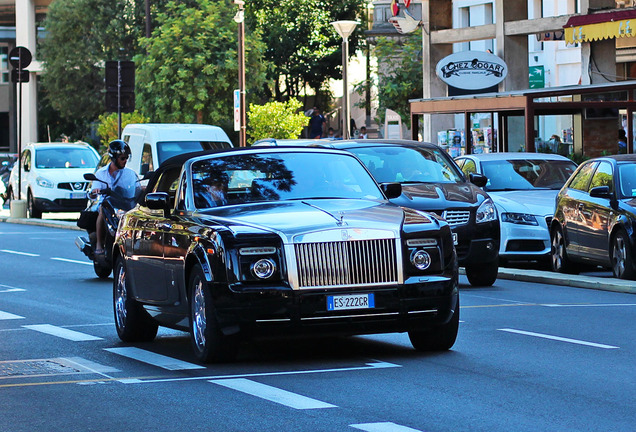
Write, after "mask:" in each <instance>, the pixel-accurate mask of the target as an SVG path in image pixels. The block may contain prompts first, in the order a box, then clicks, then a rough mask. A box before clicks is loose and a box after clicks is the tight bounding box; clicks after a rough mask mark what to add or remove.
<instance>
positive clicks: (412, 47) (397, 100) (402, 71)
mask: <svg viewBox="0 0 636 432" xmlns="http://www.w3.org/2000/svg"><path fill="white" fill-rule="evenodd" d="M416 33H418V32H416ZM401 40H402V42H399V41H398V40H396V39H394V38H378V43H377V45H376V46H375V49H374V53H375V56H376V57H377V58H378V59H380V64H381V66H380V68H379V70H378V71H377V75H378V117H379V118H378V119H377V121H378V123H379V124H383V123H384V113H385V112H386V109H387V108H388V109H391V110H393V111H395V112H397V113H398V114H400V117H401V118H402V123H404V124H405V125H407V127H411V126H410V125H411V116H410V112H411V107H410V104H409V99H417V98H421V97H422V85H423V84H422V81H423V75H422V39H421V36H419V34H415V35H409V36H408V37H405V38H404V39H401Z"/></svg>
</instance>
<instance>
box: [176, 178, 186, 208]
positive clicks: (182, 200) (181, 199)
mask: <svg viewBox="0 0 636 432" xmlns="http://www.w3.org/2000/svg"><path fill="white" fill-rule="evenodd" d="M177 188H178V189H177V191H178V192H177V193H178V194H179V195H178V197H177V210H185V209H186V190H187V189H188V182H187V181H186V173H185V172H184V173H183V175H182V176H181V182H180V184H178V186H177Z"/></svg>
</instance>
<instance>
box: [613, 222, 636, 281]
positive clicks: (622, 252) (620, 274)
mask: <svg viewBox="0 0 636 432" xmlns="http://www.w3.org/2000/svg"><path fill="white" fill-rule="evenodd" d="M611 252H612V256H611V258H612V271H613V272H614V276H616V277H617V278H619V279H634V276H635V275H636V271H634V255H633V254H632V248H631V245H630V244H629V237H628V236H627V234H626V233H625V231H623V230H621V231H619V232H618V233H617V234H616V235H615V236H614V239H613V241H612V251H611Z"/></svg>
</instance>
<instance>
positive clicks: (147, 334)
mask: <svg viewBox="0 0 636 432" xmlns="http://www.w3.org/2000/svg"><path fill="white" fill-rule="evenodd" d="M129 294H130V292H129V291H128V283H127V276H126V265H125V263H124V259H123V258H121V257H120V258H119V259H118V260H117V264H116V265H115V277H114V278H113V312H114V315H115V328H116V329H117V335H118V336H119V339H121V340H122V341H124V342H149V341H151V340H153V339H154V338H155V337H156V336H157V330H158V329H159V327H158V325H157V323H155V322H154V321H153V320H152V318H151V317H150V315H149V314H148V312H146V311H145V310H144V309H143V308H142V307H141V305H140V304H139V303H138V302H137V301H136V300H135V299H134V298H132V297H131V296H130V295H129Z"/></svg>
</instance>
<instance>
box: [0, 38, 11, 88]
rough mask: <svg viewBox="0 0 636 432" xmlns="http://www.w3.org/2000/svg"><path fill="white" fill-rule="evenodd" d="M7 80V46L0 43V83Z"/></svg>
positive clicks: (5, 82)
mask: <svg viewBox="0 0 636 432" xmlns="http://www.w3.org/2000/svg"><path fill="white" fill-rule="evenodd" d="M8 82H9V47H8V46H7V45H0V84H7V83H8Z"/></svg>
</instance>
